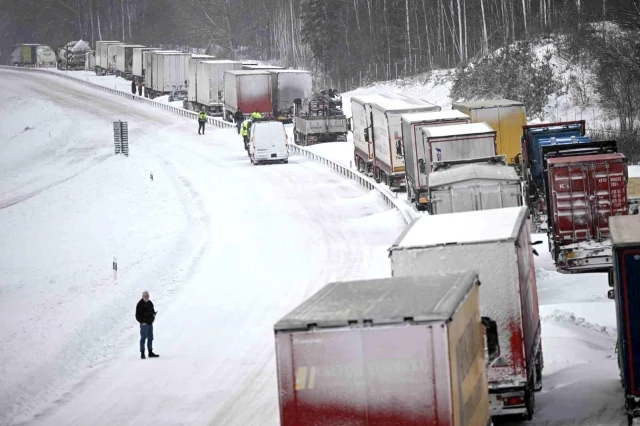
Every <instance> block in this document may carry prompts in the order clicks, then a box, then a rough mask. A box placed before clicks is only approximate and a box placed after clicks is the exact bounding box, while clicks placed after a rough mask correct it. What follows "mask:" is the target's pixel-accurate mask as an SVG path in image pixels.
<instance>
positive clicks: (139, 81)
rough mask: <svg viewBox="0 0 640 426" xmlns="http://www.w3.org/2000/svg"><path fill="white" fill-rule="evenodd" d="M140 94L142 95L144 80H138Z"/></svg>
mask: <svg viewBox="0 0 640 426" xmlns="http://www.w3.org/2000/svg"><path fill="white" fill-rule="evenodd" d="M138 96H142V80H138Z"/></svg>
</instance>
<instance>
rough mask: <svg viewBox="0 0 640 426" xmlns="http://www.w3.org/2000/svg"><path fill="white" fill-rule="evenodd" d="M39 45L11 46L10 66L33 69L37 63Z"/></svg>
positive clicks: (23, 44)
mask: <svg viewBox="0 0 640 426" xmlns="http://www.w3.org/2000/svg"><path fill="white" fill-rule="evenodd" d="M38 46H39V44H34V43H22V44H15V45H13V46H11V49H12V50H11V64H12V65H13V66H16V67H33V66H35V65H36V61H37V57H38V54H37V51H36V49H37V48H38Z"/></svg>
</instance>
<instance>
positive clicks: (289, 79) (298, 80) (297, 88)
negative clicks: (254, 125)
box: [268, 69, 312, 123]
mask: <svg viewBox="0 0 640 426" xmlns="http://www.w3.org/2000/svg"><path fill="white" fill-rule="evenodd" d="M268 71H269V72H270V73H271V77H272V83H271V88H272V89H271V90H272V95H273V109H274V114H275V115H276V117H278V119H280V120H281V121H283V122H289V123H290V122H292V117H293V115H294V100H295V99H307V98H308V97H309V96H311V86H312V81H311V73H310V72H309V71H304V70H284V69H268Z"/></svg>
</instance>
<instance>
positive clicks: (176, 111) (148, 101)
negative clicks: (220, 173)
mask: <svg viewBox="0 0 640 426" xmlns="http://www.w3.org/2000/svg"><path fill="white" fill-rule="evenodd" d="M0 69H6V70H13V71H23V72H25V71H26V72H37V73H45V74H47V75H55V76H58V77H62V78H65V79H67V80H71V81H74V82H79V83H82V84H84V85H85V86H89V87H92V88H94V89H98V90H102V91H103V92H107V93H112V94H114V95H118V96H122V97H123V98H128V99H133V100H134V101H136V102H141V103H144V104H147V105H151V106H153V107H155V108H161V109H164V110H165V111H169V112H172V113H174V114H178V115H181V116H183V117H186V118H192V119H194V120H195V119H197V118H198V113H197V112H194V111H187V110H186V109H182V108H176V107H174V106H171V105H168V104H163V103H161V102H158V101H154V100H153V99H149V98H145V97H142V96H138V95H134V94H132V93H127V92H122V91H120V90H117V89H112V88H110V87H105V86H101V85H99V84H95V83H91V82H89V81H86V80H82V79H80V78H77V77H73V76H70V75H67V74H62V73H58V72H53V71H49V70H47V69H42V68H23V67H11V66H6V65H0ZM207 121H208V122H209V124H211V125H212V126H216V127H220V128H223V129H232V128H235V127H236V126H235V124H233V123H229V122H227V121H224V120H220V119H218V118H213V117H209V118H208V120H207Z"/></svg>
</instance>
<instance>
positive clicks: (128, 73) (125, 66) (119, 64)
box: [116, 44, 145, 80]
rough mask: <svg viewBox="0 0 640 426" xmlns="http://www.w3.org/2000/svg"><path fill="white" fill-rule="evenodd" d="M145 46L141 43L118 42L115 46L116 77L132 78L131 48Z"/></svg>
mask: <svg viewBox="0 0 640 426" xmlns="http://www.w3.org/2000/svg"><path fill="white" fill-rule="evenodd" d="M142 47H145V46H143V45H141V44H118V45H117V46H116V77H122V78H124V79H126V80H131V79H132V78H133V72H132V71H133V49H134V48H142Z"/></svg>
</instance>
